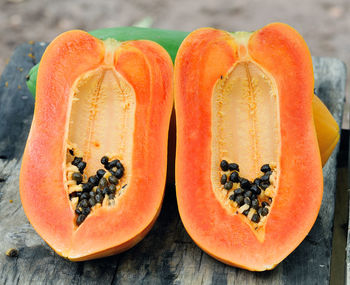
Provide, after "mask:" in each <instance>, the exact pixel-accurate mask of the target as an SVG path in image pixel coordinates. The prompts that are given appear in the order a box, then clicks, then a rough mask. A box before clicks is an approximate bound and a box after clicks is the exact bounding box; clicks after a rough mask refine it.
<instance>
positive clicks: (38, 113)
mask: <svg viewBox="0 0 350 285" xmlns="http://www.w3.org/2000/svg"><path fill="white" fill-rule="evenodd" d="M172 90H173V64H172V61H171V58H170V56H169V55H168V53H167V52H166V50H164V49H163V48H162V47H161V46H160V45H159V44H157V43H155V42H152V41H147V40H138V41H125V42H120V41H116V40H114V39H110V38H107V39H105V40H100V39H97V38H95V37H93V36H92V35H90V34H88V33H86V32H83V31H79V30H74V31H69V32H66V33H63V34H61V35H60V36H58V37H57V38H56V39H55V40H54V41H53V42H52V43H51V44H50V45H49V46H48V47H47V49H46V51H45V53H44V55H43V57H42V60H41V63H40V67H39V71H38V78H37V84H36V102H35V111H34V117H33V122H32V126H31V130H30V133H29V137H28V141H27V144H26V147H25V151H24V155H23V161H22V167H21V173H20V195H21V200H22V205H23V208H24V211H25V213H26V215H27V217H28V219H29V221H30V222H31V224H32V225H33V227H34V228H35V230H36V231H37V232H38V234H39V235H40V236H41V237H42V238H43V239H44V240H45V241H46V242H47V243H48V244H49V245H50V246H51V247H52V248H53V249H54V250H55V251H56V252H57V253H58V254H59V255H61V256H63V257H66V258H68V259H70V260H74V261H79V260H86V259H92V258H99V257H103V256H108V255H112V254H115V253H118V252H121V251H124V250H126V249H128V248H130V247H132V246H133V245H135V244H136V243H137V242H139V241H140V240H141V239H142V238H143V237H144V236H145V235H146V234H147V232H148V231H149V230H150V228H151V227H152V225H153V223H154V222H155V220H156V218H157V216H158V214H159V211H160V208H161V203H162V199H163V194H164V185H165V179H166V166H167V141H168V129H169V121H170V115H171V110H172V107H173V93H172Z"/></svg>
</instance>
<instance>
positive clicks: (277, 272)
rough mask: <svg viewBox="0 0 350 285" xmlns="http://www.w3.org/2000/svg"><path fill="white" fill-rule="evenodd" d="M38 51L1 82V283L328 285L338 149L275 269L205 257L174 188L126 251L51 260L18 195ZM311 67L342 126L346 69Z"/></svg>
mask: <svg viewBox="0 0 350 285" xmlns="http://www.w3.org/2000/svg"><path fill="white" fill-rule="evenodd" d="M43 50H44V46H43V45H40V44H39V43H35V44H33V45H30V44H25V45H22V46H20V47H19V48H17V49H16V51H15V53H14V55H13V56H12V58H11V60H10V62H9V64H8V65H7V67H6V68H5V70H4V73H3V75H2V77H1V81H0V253H1V254H0V284H13V283H19V284H98V283H99V284H109V283H111V284H152V285H153V284H202V283H204V284H265V283H266V284H328V283H329V279H330V259H331V253H332V249H331V241H332V226H333V214H334V197H335V183H336V181H335V179H336V152H337V151H336V152H335V153H334V154H333V155H332V157H331V159H330V160H329V162H328V163H327V165H326V166H325V167H324V175H325V181H324V182H325V187H324V190H325V191H324V197H323V203H322V207H321V210H320V214H319V216H318V219H317V221H316V223H315V225H314V227H313V228H312V230H311V232H310V234H309V235H308V236H307V237H306V239H305V240H304V241H303V242H302V244H301V245H300V246H299V247H298V248H297V249H296V250H295V251H294V252H293V253H292V254H291V255H290V256H289V257H288V258H287V259H286V260H285V261H283V262H282V263H281V264H280V265H279V266H277V268H275V269H274V270H272V271H268V272H262V273H254V272H249V271H246V270H241V269H237V268H234V267H230V266H227V265H224V264H222V263H220V262H218V261H216V260H215V259H213V258H211V257H210V256H208V255H207V254H205V253H203V251H201V250H200V249H199V248H198V247H197V246H196V245H195V244H194V243H193V242H192V240H191V238H190V237H189V236H188V235H187V233H186V231H185V230H184V228H183V225H182V223H181V221H180V219H179V214H178V211H177V206H176V200H175V190H174V188H173V187H167V189H166V194H165V200H164V204H163V208H162V211H161V214H160V216H159V218H158V220H157V222H156V224H155V226H154V228H153V229H152V230H151V232H150V233H149V234H148V235H147V237H146V238H145V239H144V240H143V241H142V242H140V243H139V244H138V245H137V246H135V247H134V248H132V249H131V250H129V251H127V252H125V253H122V254H120V255H117V256H113V257H109V258H104V259H100V260H94V261H87V262H80V263H73V262H70V261H67V260H64V259H62V258H61V257H59V256H58V255H56V254H55V253H54V252H53V251H52V250H51V249H50V248H49V247H48V246H47V245H46V244H45V243H44V242H43V241H42V239H41V238H40V237H39V236H38V235H37V234H36V232H35V231H34V229H33V228H32V227H31V225H30V224H29V222H28V221H27V219H26V217H25V215H24V212H23V209H22V207H21V202H20V197H19V192H18V176H19V171H20V163H21V155H22V152H23V149H24V145H25V140H26V137H27V134H28V131H29V128H30V123H31V119H32V113H33V104H34V100H33V99H32V97H31V95H30V94H29V92H28V91H27V89H26V88H25V75H26V73H27V72H28V70H29V69H30V68H31V67H32V66H33V64H34V63H35V60H34V59H33V58H31V57H29V56H28V54H29V53H33V54H34V56H35V57H36V60H38V59H39V58H40V57H41V55H42V52H43ZM314 66H315V79H316V84H315V86H316V93H317V94H318V95H319V96H320V98H321V99H322V100H323V101H324V102H325V103H326V105H327V106H328V108H329V109H330V110H331V112H332V114H333V115H334V116H335V118H336V120H337V122H338V123H339V125H341V120H342V111H343V102H344V95H345V91H344V88H345V78H346V69H345V65H344V64H343V63H342V62H341V61H339V60H337V59H332V58H314ZM22 69H23V70H22ZM10 200H13V203H10ZM291 218H292V215H291ZM11 247H15V248H17V249H19V256H18V257H17V258H10V257H7V256H5V251H6V250H7V249H8V248H11ZM340 278H341V277H340Z"/></svg>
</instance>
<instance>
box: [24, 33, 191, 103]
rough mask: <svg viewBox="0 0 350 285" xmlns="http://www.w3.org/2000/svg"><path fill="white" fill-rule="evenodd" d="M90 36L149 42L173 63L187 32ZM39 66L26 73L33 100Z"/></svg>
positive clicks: (121, 40)
mask: <svg viewBox="0 0 350 285" xmlns="http://www.w3.org/2000/svg"><path fill="white" fill-rule="evenodd" d="M88 33H89V34H90V35H92V36H94V37H96V38H98V39H100V40H106V39H108V38H112V39H115V40H117V41H120V42H125V41H133V40H150V41H154V42H156V43H158V44H160V45H161V46H162V47H163V48H165V50H166V51H167V52H168V53H169V55H170V57H171V59H172V61H173V62H174V61H175V57H176V53H177V50H178V49H179V47H180V44H181V43H182V41H183V40H184V39H185V37H187V35H188V34H189V33H188V32H182V31H172V30H162V29H151V28H140V27H116V28H106V29H99V30H94V31H90V32H88ZM39 64H40V63H38V64H37V65H35V66H33V67H32V69H31V70H30V71H29V73H28V79H27V87H28V89H29V91H30V92H31V93H32V95H33V96H34V98H35V92H36V78H37V75H38V69H39Z"/></svg>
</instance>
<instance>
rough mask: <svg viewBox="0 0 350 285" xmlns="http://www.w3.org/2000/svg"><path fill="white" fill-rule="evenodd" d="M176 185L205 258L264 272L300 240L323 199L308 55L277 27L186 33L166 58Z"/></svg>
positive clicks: (283, 28)
mask: <svg viewBox="0 0 350 285" xmlns="http://www.w3.org/2000/svg"><path fill="white" fill-rule="evenodd" d="M174 84H175V110H176V119H177V130H178V131H177V151H176V191H177V200H178V207H179V212H180V215H181V219H182V221H183V224H184V226H185V228H186V230H187V231H188V233H189V234H190V236H191V237H192V238H193V240H194V241H195V242H196V243H197V244H198V245H199V246H200V247H201V248H202V249H203V250H204V251H206V252H207V253H208V254H210V255H212V256H213V257H215V258H217V259H218V260H220V261H222V262H225V263H227V264H230V265H234V266H238V267H242V268H246V269H249V270H256V271H262V270H266V269H272V268H273V267H275V266H276V265H277V264H278V263H279V262H281V261H282V260H283V259H284V258H285V257H286V256H287V255H288V254H289V253H290V252H292V251H293V250H294V249H295V248H296V247H297V245H298V244H299V243H300V242H301V241H302V240H303V239H304V238H305V236H306V235H307V233H308V232H309V231H310V229H311V227H312V225H313V223H314V222H315V220H316V217H317V214H318V210H319V207H320V205H321V200H322V192H323V179H322V165H321V159H320V153H319V148H318V143H317V137H316V132H315V126H314V122H313V111H312V94H313V88H314V79H313V71H312V61H311V56H310V53H309V51H308V48H307V46H306V44H305V42H304V40H303V39H302V37H301V36H300V35H299V34H298V33H297V32H296V31H295V30H294V29H292V28H291V27H289V26H287V25H285V24H280V23H276V24H270V25H268V26H266V27H264V28H262V29H261V30H258V31H257V32H254V33H245V32H238V33H234V34H230V33H227V32H224V31H220V30H215V29H211V28H204V29H199V30H197V31H194V32H192V33H191V34H190V35H189V36H188V37H187V38H186V39H185V40H184V41H183V43H182V45H181V47H180V49H179V51H178V54H177V58H176V61H175V81H174Z"/></svg>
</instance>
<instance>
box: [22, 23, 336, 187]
mask: <svg viewBox="0 0 350 285" xmlns="http://www.w3.org/2000/svg"><path fill="white" fill-rule="evenodd" d="M89 33H90V34H91V35H93V36H94V37H96V38H98V39H101V40H104V39H107V38H113V39H115V40H119V41H126V40H139V39H146V40H151V41H155V42H157V43H158V44H160V45H161V46H163V47H164V48H165V49H166V50H167V51H168V53H169V54H170V56H171V58H172V60H173V62H174V61H175V57H176V54H177V51H178V49H179V46H180V44H181V43H182V41H183V40H184V38H185V37H186V36H187V35H188V34H189V33H188V32H183V31H174V30H162V29H151V28H139V27H115V28H107V29H99V30H94V31H91V32H89ZM38 68H39V63H38V64H37V65H35V66H34V67H33V68H32V69H31V70H30V72H29V74H28V76H29V79H28V80H27V87H28V89H29V91H30V92H31V93H32V95H33V96H34V97H35V92H36V90H35V89H36V79H37V73H38ZM312 108H313V116H314V122H315V127H316V132H317V138H318V143H319V148H320V153H321V158H322V165H325V164H326V162H327V160H328V158H329V157H330V155H331V154H332V152H333V150H334V148H335V147H336V145H337V143H338V141H339V138H340V133H339V126H338V124H337V122H336V121H335V119H334V118H333V116H332V114H331V113H330V112H329V110H328V109H327V107H326V106H325V105H324V104H323V103H322V101H321V100H320V99H319V98H318V97H317V96H316V95H314V99H313V105H312ZM171 121H172V122H174V121H175V118H174V116H172V120H171ZM174 128H175V123H172V124H171V128H170V133H169V149H170V151H172V150H173V151H174V152H175V147H174V144H175V129H174ZM169 155H170V153H169ZM169 158H170V159H171V160H170V162H174V155H172V156H170V157H169ZM172 165H173V164H171V165H170V166H168V167H169V168H170V171H168V176H169V177H170V179H168V180H169V181H170V182H174V174H173V171H171V169H173V166H172Z"/></svg>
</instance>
